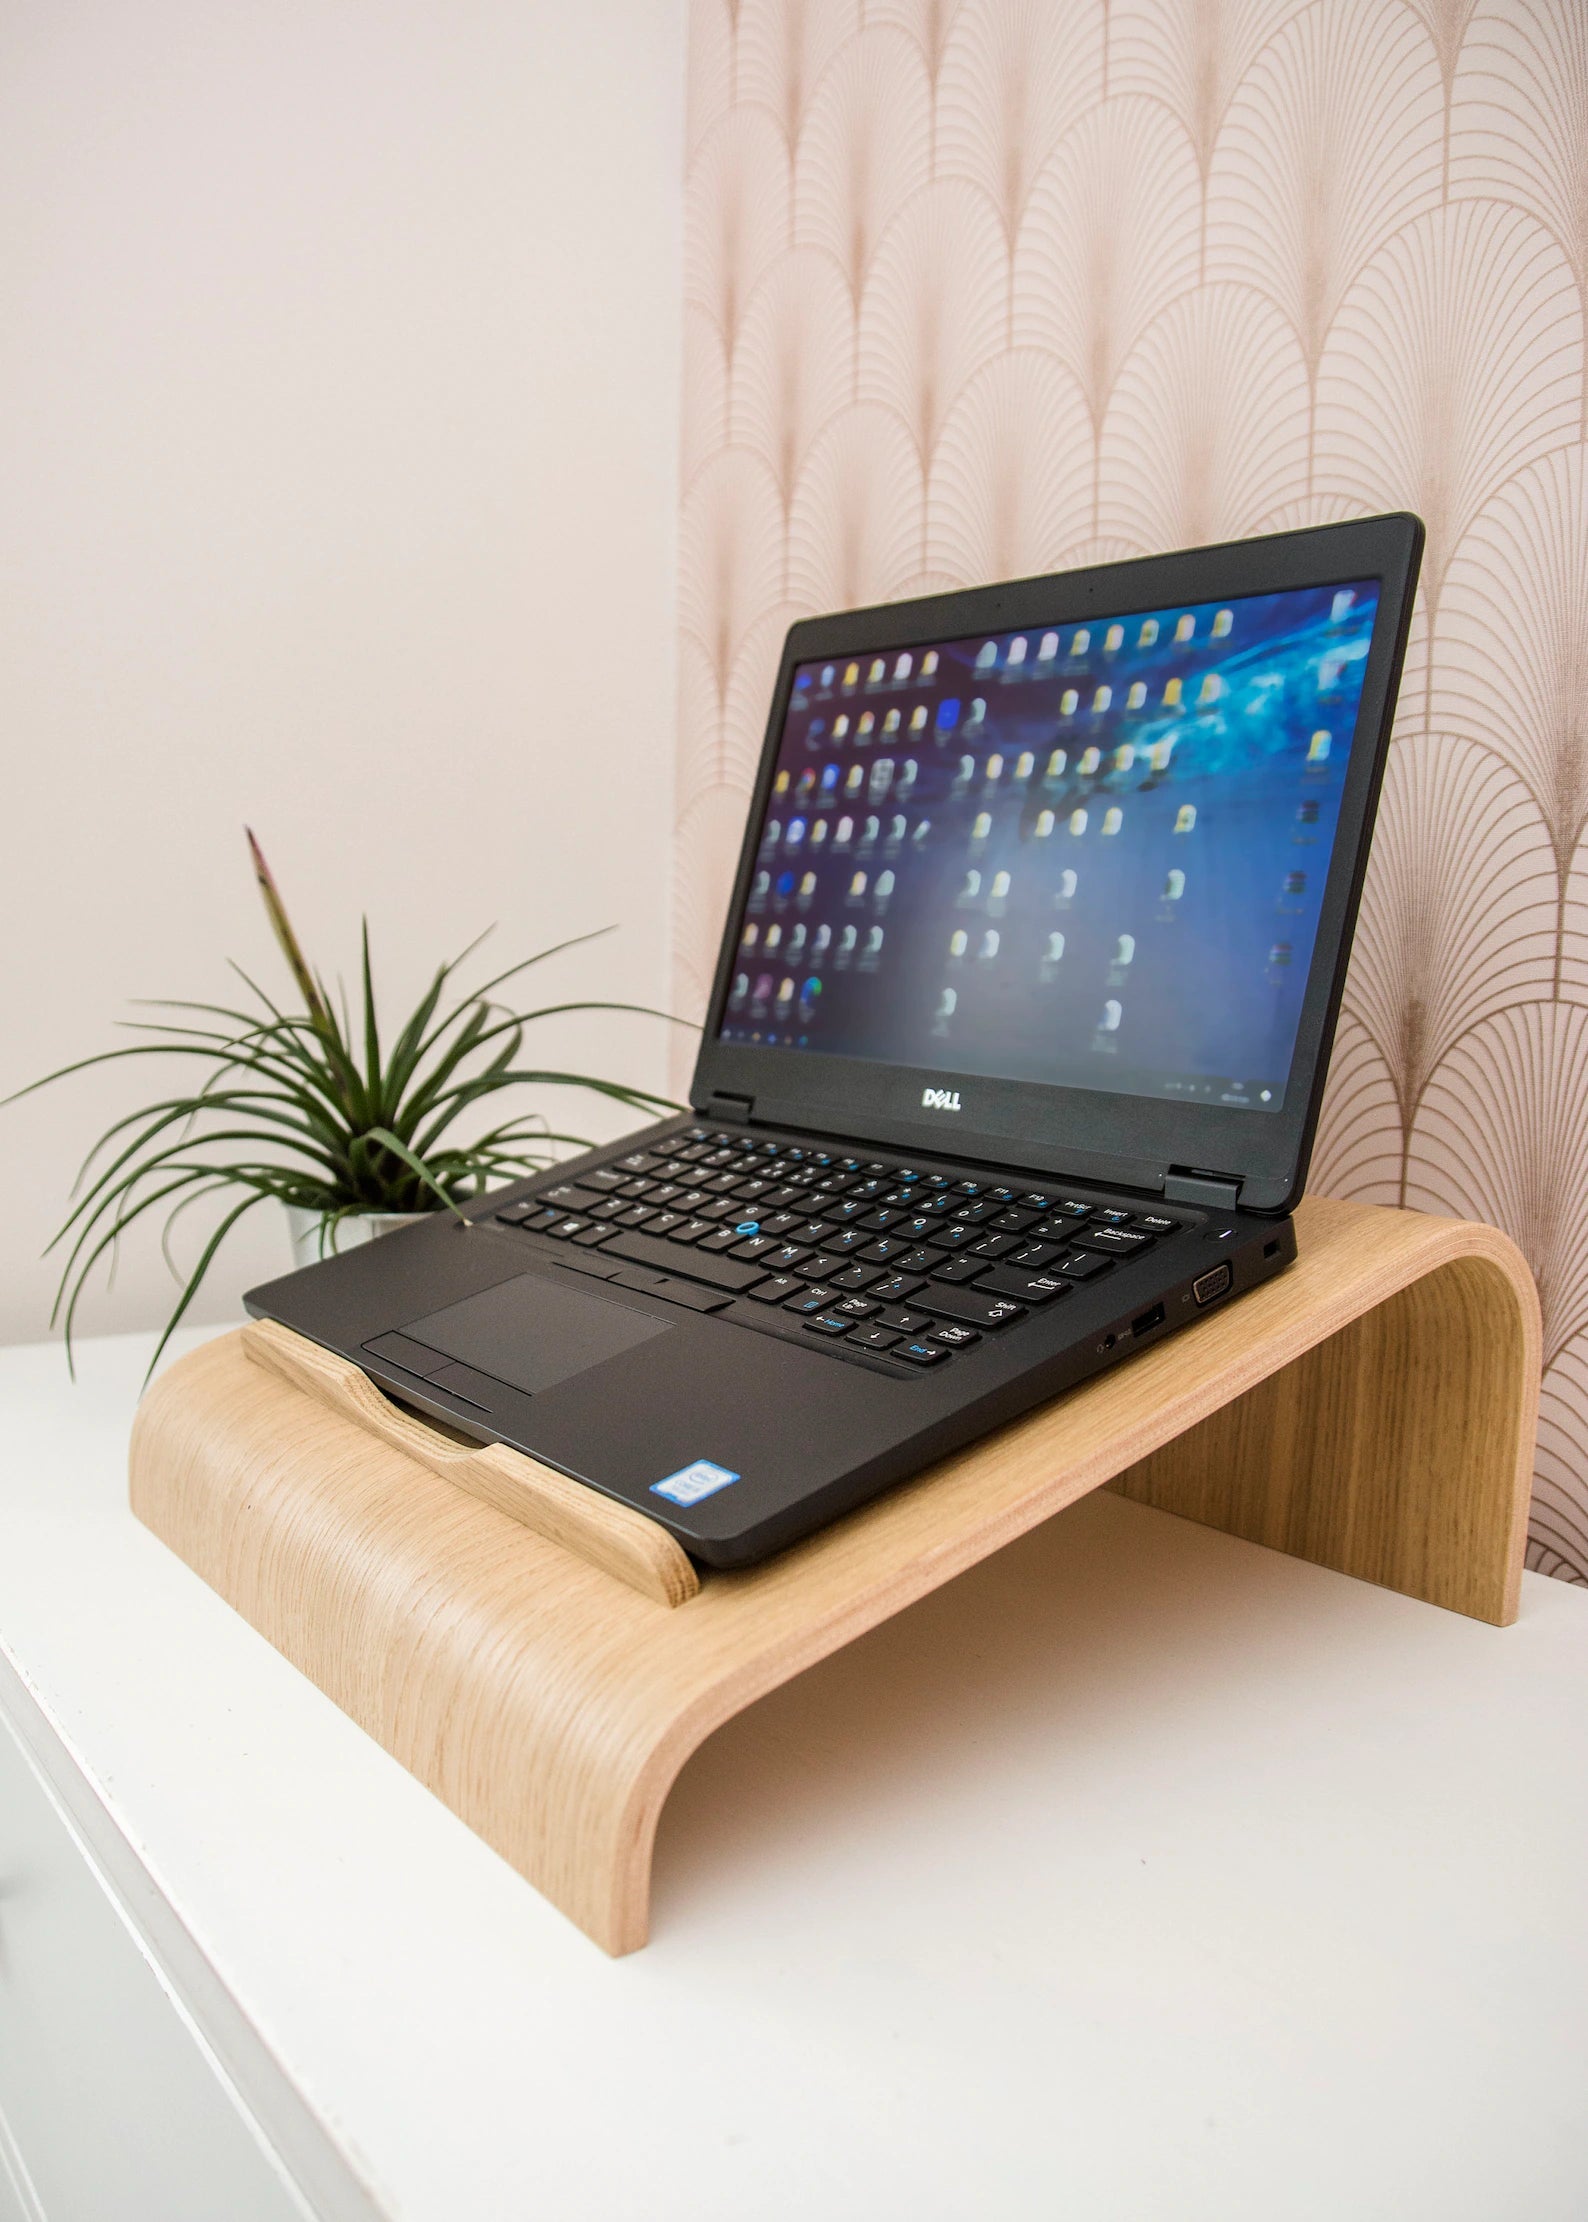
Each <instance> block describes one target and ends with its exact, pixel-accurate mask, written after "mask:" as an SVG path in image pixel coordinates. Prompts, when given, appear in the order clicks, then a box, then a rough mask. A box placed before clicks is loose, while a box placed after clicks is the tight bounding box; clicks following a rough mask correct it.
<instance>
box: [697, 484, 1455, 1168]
mask: <svg viewBox="0 0 1588 2222" xmlns="http://www.w3.org/2000/svg"><path fill="white" fill-rule="evenodd" d="M1422 543H1423V528H1422V525H1421V522H1420V520H1419V519H1417V518H1416V517H1414V516H1411V515H1410V514H1406V513H1400V514H1394V515H1389V516H1383V517H1371V518H1364V519H1359V520H1358V519H1354V520H1350V521H1348V522H1345V523H1342V524H1332V525H1322V526H1317V527H1313V528H1311V529H1308V530H1305V531H1300V532H1291V533H1282V534H1276V535H1273V536H1271V537H1268V538H1264V539H1259V540H1243V541H1232V542H1228V543H1226V544H1224V545H1221V546H1216V547H1207V548H1196V549H1190V550H1186V551H1181V552H1177V553H1175V554H1171V555H1162V556H1146V557H1141V558H1137V559H1135V560H1132V561H1130V562H1124V563H1110V564H1100V565H1095V566H1092V567H1090V568H1088V569H1085V570H1078V571H1069V572H1055V573H1052V574H1049V575H1047V576H1044V577H1038V578H1029V579H1018V580H1012V581H1007V582H1004V583H1002V584H998V585H993V586H985V587H972V588H967V589H965V590H964V591H962V592H957V593H951V594H935V595H931V596H928V597H925V598H923V599H920V600H916V601H908V602H892V603H883V604H880V605H876V606H873V607H870V608H866V609H860V610H849V611H844V612H841V613H839V614H836V615H833V616H828V617H817V618H808V619H806V620H804V621H803V622H801V623H799V624H797V625H795V626H793V627H792V628H791V630H790V632H789V634H788V637H787V639H786V641H785V642H784V646H783V655H782V660H781V662H780V664H779V667H778V676H777V683H776V685H775V686H774V688H773V691H772V702H771V708H770V712H769V715H768V719H767V728H766V737H765V740H764V743H763V746H762V750H761V761H760V765H759V769H758V771H757V775H756V783H755V791H754V795H753V798H752V801H751V805H750V809H749V812H748V814H747V817H746V824H745V833H744V841H743V846H742V848H741V852H740V857H739V865H738V870H737V872H736V874H735V877H734V885H733V894H732V898H731V900H730V903H729V907H728V914H727V921H726V925H725V929H724V933H723V940H722V946H721V949H720V951H719V955H718V961H717V970H716V977H715V980H714V982H713V985H712V992H711V1001H710V1006H709V1009H708V1012H707V1017H706V1024H705V1031H704V1034H703V1037H702V1042H701V1048H700V1054H699V1057H698V1060H697V1063H696V1067H695V1074H694V1080H693V1083H692V1086H691V1090H690V1099H691V1102H692V1103H693V1104H694V1106H695V1108H696V1109H697V1110H705V1109H709V1108H710V1107H711V1105H712V1102H713V1100H714V1099H716V1100H718V1101H726V1102H748V1103H749V1104H750V1105H751V1106H752V1107H753V1113H752V1115H753V1116H754V1117H755V1118H756V1119H757V1120H764V1121H767V1122H768V1123H776V1124H779V1125H783V1126H793V1127H798V1128H802V1129H807V1130H809V1131H811V1132H813V1133H824V1134H835V1135H849V1136H854V1137H857V1138H865V1139H870V1140H874V1141H876V1142H878V1143H886V1144H890V1145H893V1146H897V1147H903V1148H906V1149H908V1148H912V1147H913V1148H916V1149H920V1150H935V1151H938V1152H949V1153H951V1154H953V1155H956V1156H964V1157H970V1158H976V1159H980V1160H984V1161H986V1162H988V1163H993V1164H1007V1165H1028V1166H1030V1167H1032V1168H1033V1169H1034V1170H1037V1171H1042V1172H1051V1173H1060V1172H1067V1173H1069V1174H1071V1175H1072V1176H1073V1177H1075V1178H1077V1179H1086V1178H1091V1179H1094V1180H1097V1181H1100V1182H1108V1183H1114V1184H1119V1185H1124V1186H1129V1187H1143V1188H1150V1189H1161V1188H1162V1186H1163V1184H1164V1181H1165V1178H1166V1177H1167V1175H1168V1174H1169V1172H1170V1171H1171V1169H1180V1170H1185V1171H1201V1172H1210V1173H1214V1174H1217V1175H1219V1176H1221V1177H1224V1178H1228V1179H1232V1180H1238V1181H1239V1182H1240V1183H1241V1200H1242V1202H1243V1203H1245V1204H1247V1205H1249V1206H1251V1207H1252V1208H1254V1209H1260V1210H1280V1209H1288V1208H1290V1207H1291V1206H1292V1205H1294V1203H1295V1202H1296V1201H1297V1199H1298V1198H1299V1196H1300V1194H1301V1190H1302V1185H1303V1183H1304V1181H1305V1177H1306V1169H1307V1163H1308V1159H1309V1157H1310V1154H1311V1149H1312V1141H1313V1135H1314V1133H1315V1131H1316V1127H1317V1120H1318V1108H1319V1103H1320V1101H1321V1098H1322V1093H1323V1081H1324V1078H1325V1076H1326V1073H1327V1069H1328V1058H1329V1051H1330V1048H1331V1046H1332V1044H1333V1039H1334V1031H1335V1025H1336V1022H1337V1020H1338V1017H1339V1010H1340V1001H1341V996H1342V993H1343V990H1344V985H1345V974H1346V965H1347V959H1348V955H1349V950H1350V941H1351V934H1352V930H1353V928H1354V925H1355V921H1356V913H1357V908H1358V905H1359V903H1360V900H1361V893H1362V884H1363V879H1364V876H1365V873H1366V868H1367V855H1368V846H1369V842H1368V835H1369V831H1370V828H1371V825H1372V820H1373V813H1374V809H1375V807H1376V804H1377V800H1378V793H1379V788H1380V785H1381V783H1382V780H1383V775H1384V766H1385V762H1386V759H1387V756H1388V751H1389V741H1390V729H1391V724H1392V719H1393V705H1394V700H1395V691H1396V688H1397V686H1398V684H1399V679H1400V672H1401V666H1402V663H1403V661H1404V658H1405V652H1406V640H1407V634H1408V631H1409V627H1410V623H1411V612H1412V603H1413V595H1414V590H1415V586H1416V579H1417V567H1418V562H1419V558H1420V556H1421V551H1422ZM1366 579H1373V580H1376V581H1377V582H1378V588H1379V607H1378V615H1377V619H1376V622H1375V624H1374V628H1373V639H1372V645H1371V647H1370V649H1369V652H1368V657H1367V664H1366V670H1365V674H1364V678H1363V684H1362V695H1361V702H1360V706H1359V710H1358V718H1357V727H1356V733H1355V737H1354V739H1353V742H1352V746H1351V750H1350V754H1349V757H1348V759H1347V763H1346V773H1345V780H1344V783H1343V789H1342V795H1341V804H1340V815H1339V824H1338V829H1337V833H1336V837H1335V843H1334V849H1333V853H1332V855H1331V857H1330V862H1329V868H1328V873H1327V877H1326V881H1325V886H1324V892H1323V897H1322V900H1321V903H1320V907H1319V919H1318V930H1317V937H1316V940H1315V943H1314V947H1313V954H1312V962H1311V964H1310V966H1309V969H1308V976H1307V983H1306V988H1305V991H1304V993H1303V998H1302V1008H1301V1018H1300V1023H1299V1025H1298V1028H1297V1034H1296V1047H1295V1055H1294V1059H1293V1061H1292V1065H1291V1072H1290V1080H1289V1084H1288V1087H1287V1089H1286V1093H1285V1100H1284V1103H1283V1104H1282V1106H1281V1107H1280V1109H1279V1110H1277V1111H1260V1110H1255V1109H1254V1110H1245V1109H1229V1108H1226V1107H1224V1106H1221V1105H1215V1104H1203V1103H1190V1102H1186V1101H1185V1100H1183V1099H1174V1098H1157V1097H1145V1096H1136V1095H1123V1094H1115V1093H1109V1092H1105V1091H1102V1090H1092V1089H1082V1088H1072V1087H1063V1086H1058V1085H1050V1084H1045V1083H1042V1082H1034V1081H1024V1080H1003V1079H997V1078H986V1077H982V1076H980V1075H976V1074H968V1073H948V1072H944V1071H942V1070H940V1069H939V1070H934V1069H933V1068H932V1067H930V1066H915V1065H910V1066H906V1065H892V1064H882V1063H879V1062H876V1061H874V1060H871V1059H868V1058H861V1057H848V1056H842V1057H840V1056H832V1055H825V1054H823V1053H821V1052H819V1051H815V1050H806V1049H780V1048H770V1047H767V1046H765V1045H760V1044H745V1043H737V1042H724V1041H722V1040H720V1039H719V1038H718V1035H719V1029H720V1027H721V1025H722V1018H723V1011H724V1008H725V1005H726V1002H727V997H728V993H729V988H730V982H731V979H732V974H733V965H734V957H735V952H736V944H737V931H738V925H739V921H740V919H741V917H742V915H743V912H744V907H745V902H746V898H747V894H748V890H749V884H750V877H751V873H752V871H753V870H754V866H755V861H756V854H757V850H758V847H759V836H760V830H761V826H762V824H763V821H764V818H765V815H766V809H767V802H768V796H769V791H770V788H771V783H772V779H773V775H774V771H775V767H776V760H777V755H778V749H779V745H780V742H781V739H782V733H783V726H784V720H785V717H786V714H787V709H788V700H789V694H790V690H791V688H792V685H793V676H794V670H795V667H796V666H797V665H798V664H801V663H809V662H812V661H814V660H819V659H820V660H825V659H831V658H838V657H845V656H859V655H869V654H880V653H888V652H891V651H893V650H896V649H905V648H914V647H918V646H925V645H928V644H931V643H933V642H942V641H949V640H956V639H963V638H965V637H967V636H969V635H971V634H974V633H987V634H994V633H1000V632H1008V631H1011V630H1015V629H1020V628H1027V627H1029V628H1033V629H1034V628H1036V627H1038V626H1051V625H1058V626H1063V625H1065V624H1068V623H1070V622H1072V621H1084V620H1087V619H1097V618H1113V617H1129V616H1131V615H1133V614H1135V613H1137V612H1140V611H1150V610H1161V609H1163V608H1166V607H1168V606H1171V605H1173V604H1176V603H1206V602H1211V601H1224V600H1233V599H1235V598H1236V597H1238V596H1242V595H1255V594H1274V593H1282V592H1284V591H1286V590H1287V589H1291V588H1298V587H1328V586H1334V585H1343V584H1346V583H1349V582H1352V581H1360V580H1366ZM929 1090H930V1091H937V1092H938V1093H939V1094H942V1095H949V1096H952V1097H953V1098H954V1099H955V1101H956V1102H957V1103H958V1105H959V1109H958V1110H957V1111H956V1110H952V1109H950V1108H948V1107H946V1106H945V1107H944V1108H941V1109H928V1108H926V1107H925V1105H924V1104H923V1097H924V1096H925V1095H926V1093H927V1091H929Z"/></svg>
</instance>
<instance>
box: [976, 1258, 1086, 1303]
mask: <svg viewBox="0 0 1588 2222" xmlns="http://www.w3.org/2000/svg"><path fill="white" fill-rule="evenodd" d="M1074 1285H1075V1284H1074V1282H1073V1281H1066V1280H1062V1279H1060V1278H1059V1277H1057V1276H1056V1275H1055V1274H1052V1273H1011V1272H1009V1271H1008V1270H1007V1269H1006V1268H1004V1267H999V1268H998V1269H997V1270H996V1271H994V1272H992V1273H989V1274H988V1276H987V1278H986V1279H985V1280H984V1281H978V1282H977V1283H976V1293H977V1294H978V1295H979V1296H1007V1297H1008V1298H1009V1299H1010V1301H1011V1302H1012V1303H1015V1304H1033V1305H1035V1304H1051V1303H1052V1301H1053V1299H1054V1297H1055V1296H1068V1295H1069V1294H1070V1292H1071V1290H1072V1289H1073V1287H1074Z"/></svg>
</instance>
